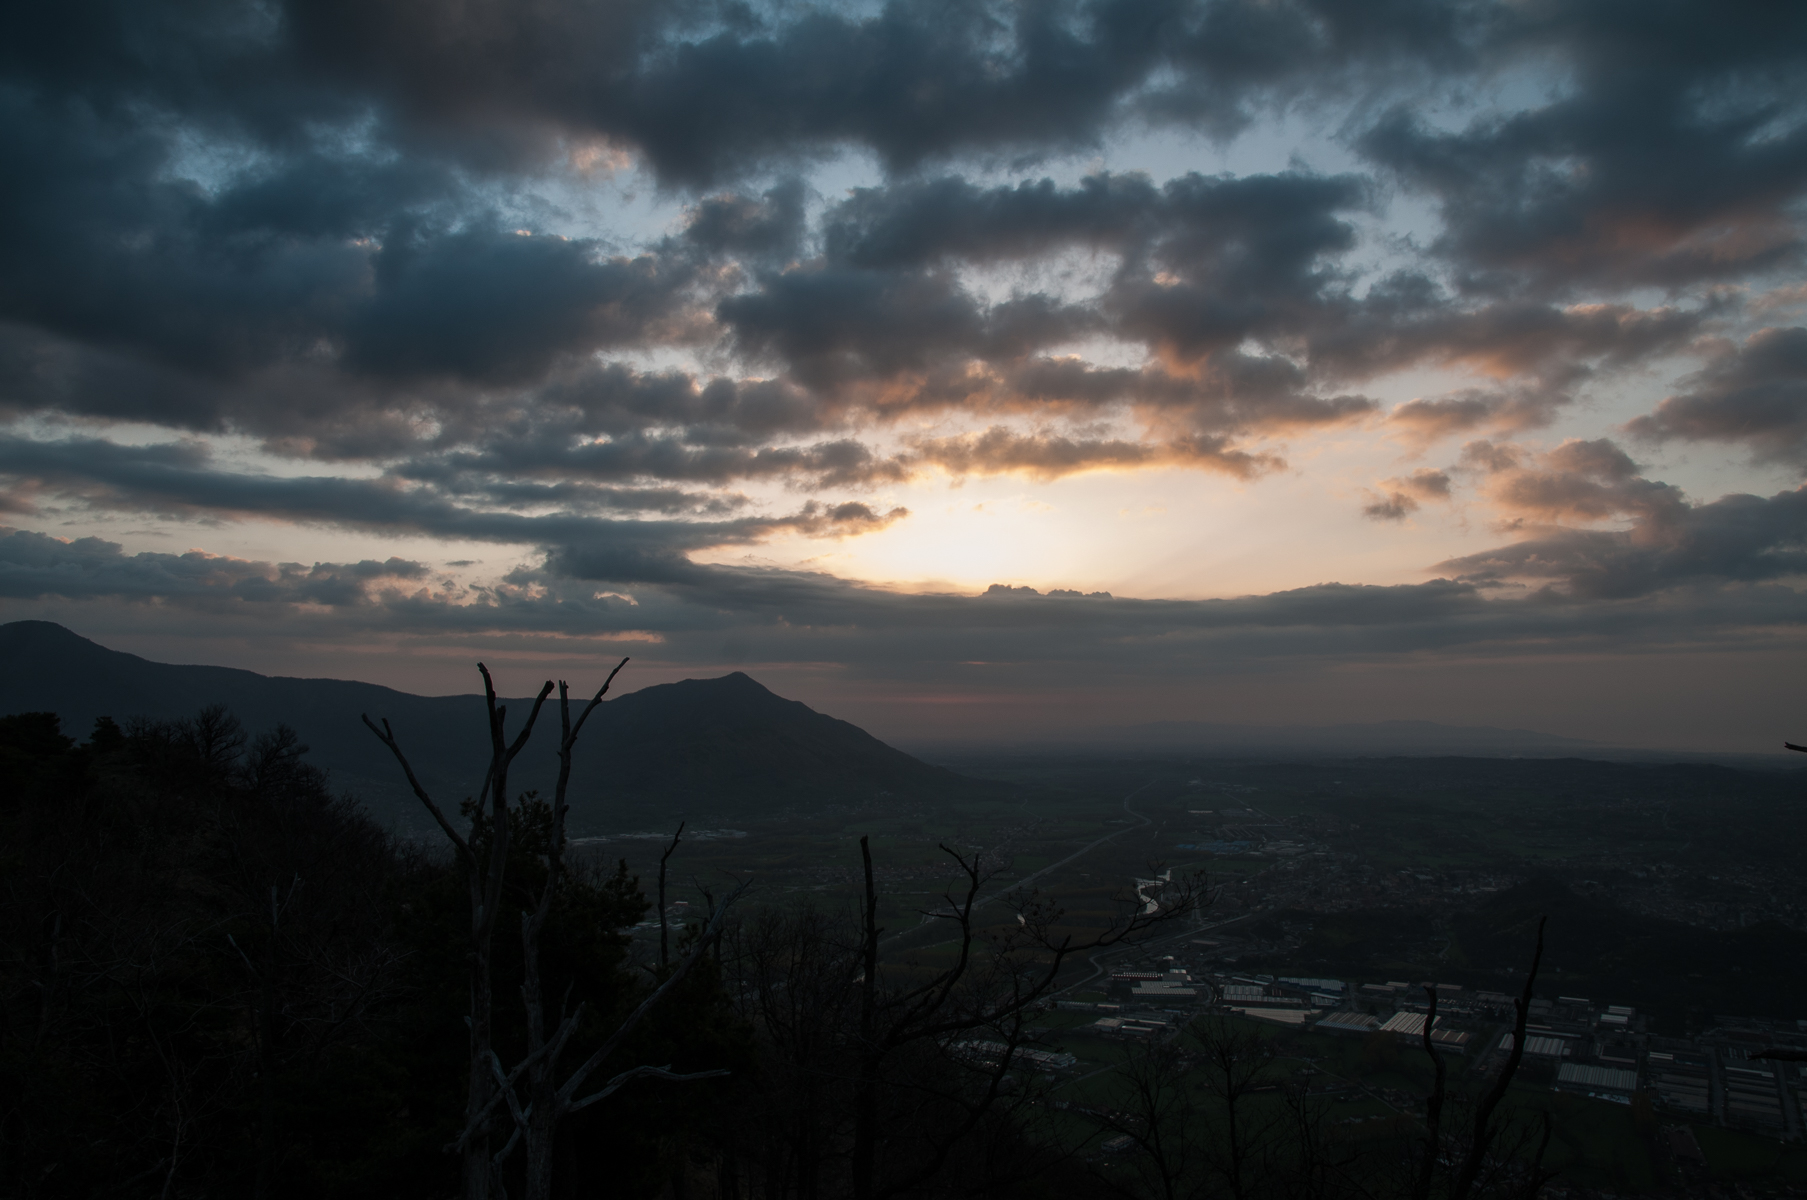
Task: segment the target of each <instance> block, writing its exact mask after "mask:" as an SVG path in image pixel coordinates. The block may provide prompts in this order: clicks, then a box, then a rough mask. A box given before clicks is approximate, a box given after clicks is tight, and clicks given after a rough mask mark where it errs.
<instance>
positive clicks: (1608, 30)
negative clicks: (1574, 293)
mask: <svg viewBox="0 0 1807 1200" xmlns="http://www.w3.org/2000/svg"><path fill="white" fill-rule="evenodd" d="M1496 15H1497V17H1498V18H1499V22H1498V25H1497V34H1496V37H1495V44H1494V53H1495V54H1497V55H1499V56H1501V57H1502V58H1503V57H1506V56H1517V55H1525V56H1527V57H1530V56H1541V57H1544V58H1545V61H1546V62H1547V66H1548V73H1549V76H1550V79H1549V83H1548V87H1549V88H1550V90H1551V91H1552V92H1553V93H1554V95H1553V96H1552V97H1551V98H1550V99H1549V100H1548V101H1547V102H1546V103H1542V104H1538V105H1535V106H1533V107H1531V108H1529V109H1528V110H1526V111H1523V112H1519V113H1515V114H1512V115H1509V116H1504V117H1494V118H1483V119H1478V120H1476V121H1475V122H1473V123H1472V124H1470V125H1468V126H1467V127H1466V128H1463V129H1460V130H1456V131H1453V132H1443V131H1438V130H1435V129H1433V128H1431V127H1430V126H1429V125H1427V124H1426V123H1424V122H1423V121H1421V120H1420V119H1419V118H1418V117H1417V116H1416V115H1415V114H1414V113H1412V112H1411V111H1410V110H1409V109H1406V108H1401V109H1399V110H1397V111H1395V112H1393V113H1392V114H1391V115H1390V116H1389V117H1387V118H1386V119H1384V120H1382V121H1381V122H1380V123H1379V124H1378V125H1376V126H1375V127H1374V128H1373V129H1372V130H1371V131H1369V132H1368V133H1366V134H1365V135H1364V136H1363V138H1362V139H1361V146H1362V148H1363V150H1364V151H1365V152H1366V153H1367V154H1368V155H1369V156H1370V157H1372V158H1373V159H1374V160H1375V161H1376V162H1378V163H1381V164H1383V165H1385V166H1387V167H1389V168H1391V169H1392V170H1394V171H1396V172H1398V173H1399V175H1400V176H1401V177H1402V178H1403V179H1405V180H1406V181H1408V182H1409V183H1410V184H1411V185H1412V186H1414V187H1418V188H1422V189H1424V190H1426V191H1428V192H1430V193H1431V194H1432V195H1435V196H1437V197H1438V198H1439V200H1440V202H1441V204H1442V213H1443V218H1444V222H1445V233H1444V234H1443V236H1442V238H1441V239H1440V240H1439V242H1438V243H1437V249H1438V250H1440V251H1441V252H1443V253H1444V254H1446V255H1447V256H1449V258H1450V259H1451V260H1452V261H1453V263H1454V264H1455V266H1456V267H1457V269H1458V270H1459V271H1461V272H1462V273H1463V274H1464V276H1465V279H1466V282H1467V283H1468V284H1469V285H1470V286H1473V287H1478V288H1485V289H1498V288H1503V287H1509V286H1511V285H1512V284H1513V283H1514V282H1526V283H1531V284H1533V285H1537V286H1544V287H1555V288H1566V287H1570V286H1574V285H1577V284H1589V283H1593V284H1598V283H1606V284H1656V285H1659V286H1681V285H1686V284H1690V283H1695V282H1698V281H1702V280H1714V279H1724V278H1731V277H1736V276H1738V275H1741V274H1744V273H1747V272H1749V271H1752V270H1757V269H1762V268H1765V267H1771V266H1775V265H1777V264H1780V263H1784V262H1790V261H1797V260H1798V256H1799V252H1800V249H1801V245H1802V242H1801V236H1800V231H1799V228H1798V225H1797V214H1796V213H1794V212H1793V211H1792V209H1793V205H1794V203H1795V201H1796V200H1797V199H1798V197H1799V195H1800V192H1801V189H1802V187H1803V185H1804V184H1807V119H1804V118H1807V110H1804V109H1803V106H1802V102H1801V99H1800V96H1799V94H1798V89H1792V88H1791V85H1790V82H1789V81H1791V80H1798V79H1799V78H1800V76H1801V73H1802V71H1803V70H1804V69H1807V11H1804V10H1803V9H1802V8H1801V7H1800V6H1799V5H1793V4H1775V3H1769V2H1768V0H1741V2H1738V3H1732V4H1714V5H1708V4H1690V3H1666V4H1658V5H1654V6H1652V5H1643V4H1637V5H1632V4H1626V3H1623V2H1622V0H1585V2H1582V3H1561V4H1556V3H1536V4H1529V5H1516V6H1502V7H1501V8H1499V9H1498V10H1496Z"/></svg>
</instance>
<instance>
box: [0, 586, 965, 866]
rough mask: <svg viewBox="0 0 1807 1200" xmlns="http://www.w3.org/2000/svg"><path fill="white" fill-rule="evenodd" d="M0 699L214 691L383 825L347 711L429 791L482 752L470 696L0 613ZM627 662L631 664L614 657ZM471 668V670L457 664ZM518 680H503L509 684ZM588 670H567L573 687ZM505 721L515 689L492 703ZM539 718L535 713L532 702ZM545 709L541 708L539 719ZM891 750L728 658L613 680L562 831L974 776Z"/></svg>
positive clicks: (379, 769)
mask: <svg viewBox="0 0 1807 1200" xmlns="http://www.w3.org/2000/svg"><path fill="white" fill-rule="evenodd" d="M0 660H3V661H5V662H6V663H7V664H8V670H7V671H6V672H5V674H4V675H3V676H0V713H18V712H54V713H56V714H58V715H59V716H60V717H61V719H62V724H63V728H64V729H66V730H69V731H72V732H75V733H78V734H79V733H85V732H86V731H87V730H89V729H91V728H92V727H93V725H94V722H95V720H96V719H98V718H100V717H103V716H105V717H111V718H113V720H114V721H116V722H118V723H120V724H121V725H124V724H126V723H127V722H129V721H130V720H131V719H133V718H139V717H142V718H150V719H155V720H171V719H176V718H181V717H185V716H188V715H190V714H192V713H194V712H196V711H198V710H199V709H201V708H203V707H205V706H207V705H212V704H220V705H224V706H225V707H226V708H228V709H230V710H231V711H232V712H233V713H234V714H236V715H237V716H238V717H239V719H240V720H242V721H243V722H244V723H245V724H246V725H247V726H248V727H250V728H268V727H270V726H273V725H276V724H278V723H282V724H286V725H289V726H290V727H292V728H293V729H294V730H295V731H296V732H297V734H298V735H299V737H300V739H301V741H302V742H303V743H304V744H306V745H307V746H308V747H309V750H310V761H312V762H314V763H315V764H317V765H319V766H321V767H322V768H324V769H326V770H327V771H328V772H329V773H330V774H331V776H332V779H333V782H334V783H335V785H337V786H340V787H344V788H349V789H350V790H352V791H354V792H356V793H357V794H358V795H359V796H361V797H362V798H363V799H364V801H365V803H366V804H367V805H368V806H369V809H370V812H371V814H372V815H373V816H374V817H375V818H376V819H378V820H379V821H382V822H384V823H395V824H400V825H401V826H402V827H404V828H412V829H422V828H425V827H426V825H427V824H428V823H427V822H426V821H425V819H424V817H423V816H422V815H421V813H420V810H419V806H418V805H417V804H416V802H415V801H414V799H413V797H412V795H410V794H409V793H408V791H407V789H406V787H405V786H404V785H403V783H402V780H401V777H400V774H399V771H398V769H397V768H396V765H395V763H394V761H393V760H392V759H391V758H390V756H389V752H388V751H387V750H385V749H384V748H383V747H382V745H381V744H380V743H378V742H377V740H376V739H375V738H374V737H372V736H371V734H370V732H369V731H368V730H366V729H365V728H364V726H363V725H362V723H361V722H360V721H359V714H360V713H369V714H370V716H371V717H372V718H377V719H380V718H384V717H387V718H388V719H389V720H390V721H391V722H392V723H393V726H394V728H395V730H396V733H397V735H398V736H399V737H400V738H401V741H402V745H403V747H404V749H406V750H407V752H408V754H409V757H410V758H411V760H412V762H413V764H414V766H415V768H416V770H417V771H418V772H419V774H420V775H421V777H422V779H423V780H424V781H425V782H426V783H427V785H428V787H429V788H430V789H431V790H432V791H434V792H435V793H436V794H437V795H438V796H440V797H441V798H442V802H445V803H450V804H456V803H457V802H458V800H459V799H461V798H462V797H464V796H467V795H469V794H471V793H472V792H474V791H475V790H476V789H477V787H478V786H479V784H480V783H481V780H482V775H483V769H484V765H485V763H486V762H487V759H488V752H489V751H488V745H487V743H486V741H485V737H486V734H485V731H484V715H483V714H484V708H483V699H482V697H481V696H480V695H469V696H414V695H410V694H408V693H406V692H398V691H395V690H393V689H391V688H385V687H378V686H376V685H375V684H368V683H357V682H352V681H348V680H339V679H291V678H272V677H269V676H264V675H258V674H255V673H254V672H251V671H240V670H234V669H231V668H226V667H206V666H177V665H171V664H167V663H155V662H151V661H149V660H147V659H143V658H140V657H138V656H137V655H133V654H125V653H122V652H120V651H116V650H109V649H107V648H106V647H104V646H101V645H98V644H96V643H95V642H92V641H89V640H88V639H86V638H83V637H80V636H78V635H76V634H74V633H72V632H70V631H69V630H67V629H65V628H63V627H62V626H60V625H57V624H54V623H52V622H48V621H15V622H13V623H11V624H8V625H0ZM629 670H630V671H631V670H632V667H631V666H630V667H629ZM472 678H473V680H475V678H476V675H475V672H474V671H473V673H472ZM521 682H523V681H521V680H519V679H514V680H503V681H502V683H503V684H504V685H507V684H510V683H512V684H514V685H516V686H518V685H519V684H520V683H521ZM600 682H601V681H600V680H594V681H589V680H578V679H574V680H572V681H571V684H572V687H573V688H574V689H575V690H577V691H583V690H584V689H585V687H586V686H587V687H591V688H593V687H595V686H596V685H597V684H599V683H600ZM508 704H509V709H510V713H511V714H512V715H513V717H514V719H515V720H517V721H518V720H521V719H522V718H524V717H525V715H526V713H527V710H528V707H529V706H530V704H531V701H530V700H525V699H519V698H517V699H513V700H510V701H509V702H508ZM548 716H551V711H550V710H548ZM553 720H556V718H553ZM554 740H555V734H554V726H553V723H552V721H548V723H547V724H546V725H544V726H542V727H541V729H540V731H539V733H538V735H537V736H536V738H535V740H534V742H533V743H530V744H529V746H528V748H527V750H526V752H525V753H524V754H523V756H522V758H521V760H520V763H519V765H518V766H517V768H516V772H515V774H516V783H517V785H518V786H519V787H521V788H538V789H540V790H542V791H549V790H550V788H551V782H552V778H553V773H554V760H553V742H554ZM985 786H986V785H982V784H977V783H974V782H973V781H970V780H965V779H962V778H961V777H960V776H957V775H954V774H953V773H952V772H949V771H946V770H943V769H941V768H939V767H933V766H930V765H929V764H927V763H924V762H921V761H919V760H917V759H914V758H911V757H910V756H909V755H907V754H904V753H903V752H902V751H899V750H894V749H892V748H891V747H890V746H887V745H885V744H884V743H883V742H881V741H879V740H878V739H877V738H875V737H873V736H872V735H871V734H868V733H866V732H865V731H864V730H862V729H860V728H859V727H858V726H855V725H851V724H849V723H848V722H846V721H839V720H836V719H835V718H833V717H829V716H825V715H823V714H822V713H818V712H815V711H814V710H813V709H811V708H809V707H808V706H807V705H805V704H802V703H800V702H798V701H794V700H786V699H784V698H782V697H780V696H776V695H773V694H772V693H771V692H770V691H768V690H767V689H766V688H764V687H762V686H761V685H760V684H759V683H758V682H756V681H755V680H753V679H751V678H749V677H748V676H746V675H744V674H741V673H739V672H736V673H734V674H732V675H727V676H723V677H722V678H720V679H687V680H684V681H683V682H681V683H672V684H660V685H657V686H654V687H648V688H643V689H641V690H639V691H634V692H628V693H626V694H624V695H621V696H619V697H616V698H614V699H611V700H610V701H608V702H607V703H606V704H605V705H604V707H603V708H602V709H601V710H599V711H598V713H597V714H596V717H595V718H594V719H593V720H592V722H591V724H590V726H589V729H588V732H587V734H586V737H585V740H584V742H583V743H582V744H581V745H580V747H579V750H578V773H577V784H576V787H575V790H574V791H573V793H572V796H571V804H572V829H573V832H575V833H580V834H582V833H592V832H602V831H612V830H620V829H623V828H632V827H634V826H635V825H636V824H652V825H654V826H655V827H662V826H665V825H675V824H676V823H677V819H678V818H679V817H681V816H688V817H691V818H693V819H697V818H704V819H710V818H712V819H722V820H753V819H757V818H759V817H762V816H769V815H774V814H777V813H781V812H784V811H786V810H796V809H800V808H808V807H816V806H821V805H824V804H835V803H865V802H869V801H871V800H873V799H875V798H879V797H881V796H882V795H883V794H885V793H892V794H896V795H907V796H924V795H948V794H958V793H959V792H961V791H962V790H971V789H977V788H984V787H985Z"/></svg>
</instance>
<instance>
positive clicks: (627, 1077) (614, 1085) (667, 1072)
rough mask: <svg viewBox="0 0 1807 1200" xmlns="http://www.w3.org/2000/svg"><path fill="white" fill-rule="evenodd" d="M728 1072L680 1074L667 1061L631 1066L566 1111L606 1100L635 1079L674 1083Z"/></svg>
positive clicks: (717, 1077)
mask: <svg viewBox="0 0 1807 1200" xmlns="http://www.w3.org/2000/svg"><path fill="white" fill-rule="evenodd" d="M728 1074H729V1072H727V1071H724V1070H719V1069H718V1070H714V1071H693V1072H691V1073H690V1074H688V1075H679V1074H676V1073H674V1072H673V1071H672V1069H671V1064H670V1063H667V1064H666V1065H665V1066H662V1067H631V1068H629V1069H628V1070H626V1071H623V1072H622V1073H621V1074H619V1075H617V1076H615V1078H613V1079H611V1080H609V1081H608V1082H607V1083H605V1084H604V1085H603V1086H602V1088H601V1090H599V1091H597V1092H596V1093H595V1094H593V1095H589V1096H585V1097H584V1098H583V1099H582V1100H578V1101H575V1102H574V1103H572V1105H571V1106H570V1107H569V1108H567V1109H566V1110H565V1111H566V1112H576V1111H577V1110H578V1109H581V1108H588V1107H589V1106H590V1105H592V1104H594V1103H596V1102H597V1101H598V1100H606V1099H608V1098H609V1097H610V1096H612V1095H614V1094H615V1093H616V1092H618V1091H620V1090H621V1085H622V1084H625V1083H629V1082H631V1081H633V1080H635V1079H669V1080H671V1081H672V1082H673V1083H688V1082H690V1081H691V1080H693V1079H722V1078H725V1077H726V1076H727V1075H728Z"/></svg>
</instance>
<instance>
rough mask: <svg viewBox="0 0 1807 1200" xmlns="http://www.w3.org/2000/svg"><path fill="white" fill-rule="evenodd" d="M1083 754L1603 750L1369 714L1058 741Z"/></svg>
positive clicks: (1114, 730)
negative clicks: (1361, 720)
mask: <svg viewBox="0 0 1807 1200" xmlns="http://www.w3.org/2000/svg"><path fill="white" fill-rule="evenodd" d="M1061 749H1063V750H1065V751H1067V752H1069V753H1071V752H1081V753H1100V752H1107V753H1108V752H1118V753H1160V754H1168V753H1196V754H1214V755H1235V754H1284V755H1288V756H1301V755H1302V756H1308V757H1309V756H1316V755H1334V756H1345V755H1351V754H1406V755H1414V754H1442V755H1470V756H1479V757H1499V756H1503V755H1532V756H1545V757H1549V756H1566V755H1581V754H1592V753H1595V752H1597V751H1600V750H1603V749H1605V747H1603V746H1601V745H1600V744H1599V743H1597V742H1587V741H1582V740H1580V739H1578V738H1565V737H1556V736H1554V735H1552V734H1547V733H1536V732H1534V731H1532V730H1529V729H1497V728H1494V727H1492V726H1487V725H1440V724H1438V723H1437V722H1435V721H1375V722H1371V723H1367V724H1345V725H1225V724H1216V723H1211V722H1206V721H1156V722H1152V723H1150V724H1145V725H1107V726H1103V727H1101V728H1099V729H1097V730H1094V731H1092V733H1090V734H1089V735H1087V736H1080V737H1072V738H1068V739H1065V740H1064V741H1063V742H1062V745H1061Z"/></svg>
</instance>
